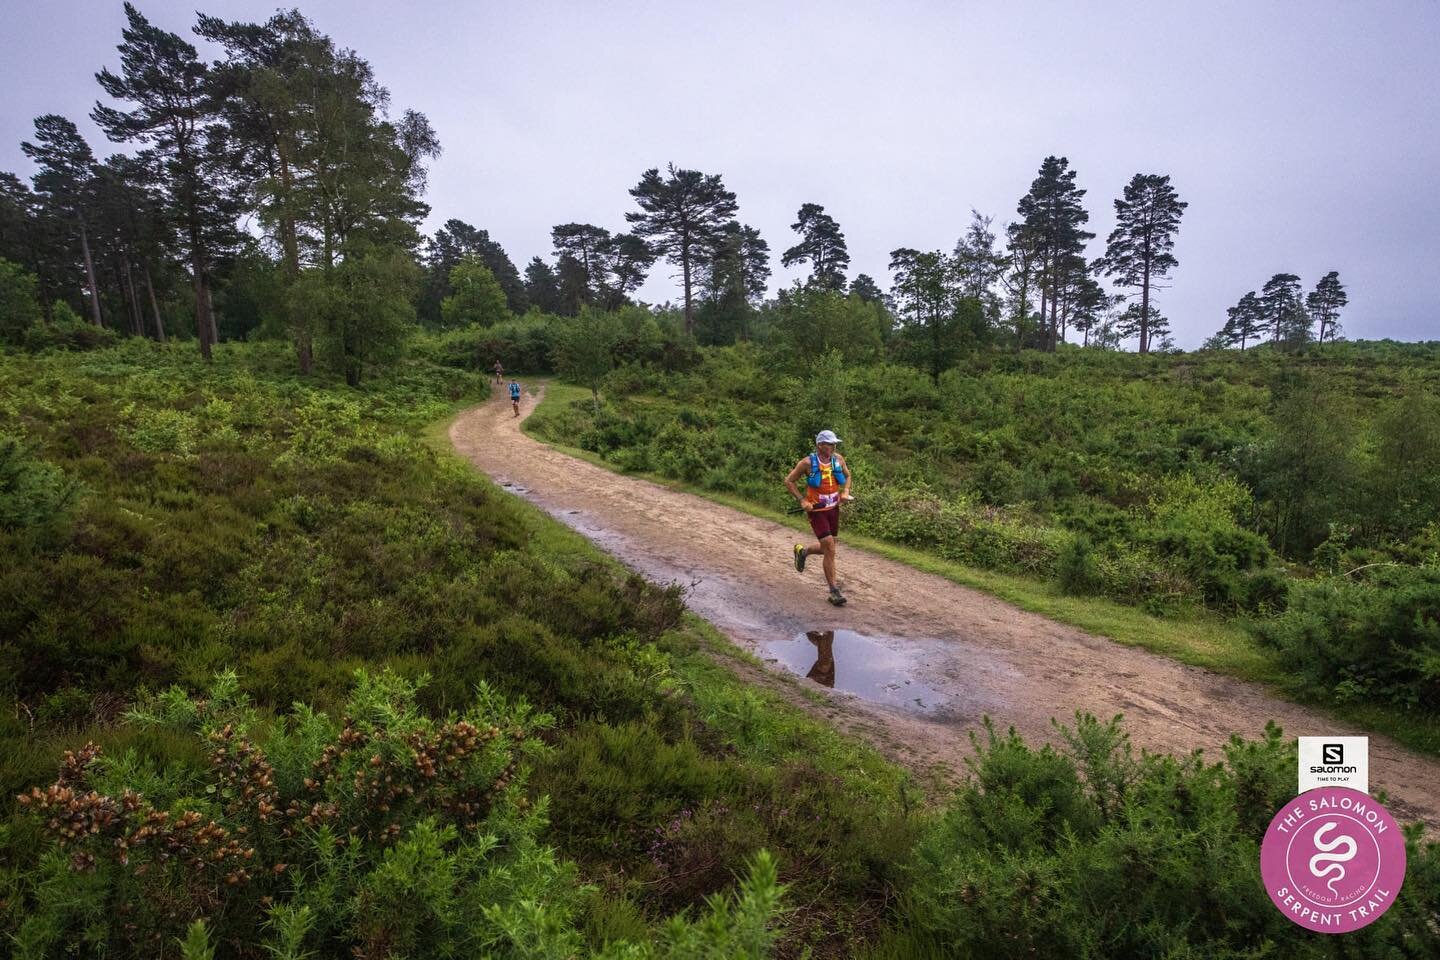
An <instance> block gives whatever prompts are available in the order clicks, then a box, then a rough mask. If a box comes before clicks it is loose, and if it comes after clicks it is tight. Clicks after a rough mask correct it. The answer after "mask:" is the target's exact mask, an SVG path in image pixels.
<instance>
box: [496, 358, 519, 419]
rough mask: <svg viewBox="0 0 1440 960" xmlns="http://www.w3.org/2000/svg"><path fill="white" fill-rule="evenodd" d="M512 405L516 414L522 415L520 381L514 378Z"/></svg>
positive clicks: (511, 386)
mask: <svg viewBox="0 0 1440 960" xmlns="http://www.w3.org/2000/svg"><path fill="white" fill-rule="evenodd" d="M497 366H498V364H497ZM510 406H511V407H513V408H514V410H515V416H517V417H518V416H520V383H519V381H517V380H515V379H513V378H512V379H511V381H510Z"/></svg>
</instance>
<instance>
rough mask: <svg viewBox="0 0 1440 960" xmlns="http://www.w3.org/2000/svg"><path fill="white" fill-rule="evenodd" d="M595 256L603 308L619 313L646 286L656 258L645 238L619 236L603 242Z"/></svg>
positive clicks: (609, 237)
mask: <svg viewBox="0 0 1440 960" xmlns="http://www.w3.org/2000/svg"><path fill="white" fill-rule="evenodd" d="M595 252H596V262H595V268H596V274H595V281H596V293H597V295H598V298H599V302H600V306H601V307H603V308H604V309H606V310H616V309H618V308H620V307H621V306H624V305H625V304H626V303H628V302H629V296H630V294H631V293H634V292H635V291H636V290H637V289H639V287H640V285H641V284H642V283H644V282H645V275H646V274H647V273H649V272H650V268H651V266H653V265H654V263H655V260H656V259H657V254H656V253H655V251H654V250H652V249H651V248H650V245H649V244H648V243H646V242H645V240H644V238H643V237H639V236H637V235H635V234H633V233H617V234H615V235H613V236H607V237H606V238H605V239H604V240H603V241H601V242H600V244H599V247H598V248H597V250H596V251H595Z"/></svg>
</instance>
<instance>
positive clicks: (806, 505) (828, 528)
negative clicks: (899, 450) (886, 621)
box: [785, 430, 855, 607]
mask: <svg viewBox="0 0 1440 960" xmlns="http://www.w3.org/2000/svg"><path fill="white" fill-rule="evenodd" d="M839 442H840V438H839V437H837V436H835V433H834V431H832V430H821V431H820V433H819V434H818V435H817V436H816V437H815V452H814V453H812V454H810V455H809V456H807V457H802V458H800V462H799V463H797V464H795V469H794V470H791V471H790V473H789V475H788V476H786V477H785V487H786V489H788V490H789V491H790V495H791V496H792V497H794V498H795V499H796V500H798V501H800V508H801V509H802V510H804V511H805V513H806V515H807V516H808V517H809V518H810V529H811V530H813V531H815V539H816V540H818V541H819V543H816V544H814V545H813V546H809V547H807V546H804V545H803V544H799V543H797V544H795V569H796V570H799V571H800V572H802V573H803V572H804V571H805V558H806V557H809V556H811V555H812V554H816V553H820V554H824V555H825V560H824V568H825V582H826V583H828V584H829V585H830V602H831V603H833V604H834V605H835V606H837V607H839V606H843V605H844V603H845V595H844V594H843V593H841V592H840V585H839V584H838V583H836V582H835V538H836V537H838V536H839V535H840V504H842V503H848V502H850V501H851V500H853V499H855V498H854V497H852V496H850V470H849V469H848V468H847V467H846V466H845V458H844V457H842V456H840V454H838V453H836V452H835V445H836V444H837V443H839ZM801 477H805V493H804V494H803V495H802V494H801V493H800V490H799V488H798V487H796V485H795V483H796V481H798V480H799V479H800V478H801Z"/></svg>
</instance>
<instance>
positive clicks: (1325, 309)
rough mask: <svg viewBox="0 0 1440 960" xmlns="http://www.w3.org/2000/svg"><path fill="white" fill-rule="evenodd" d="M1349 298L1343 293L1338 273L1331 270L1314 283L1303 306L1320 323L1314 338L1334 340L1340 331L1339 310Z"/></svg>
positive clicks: (1321, 340)
mask: <svg viewBox="0 0 1440 960" xmlns="http://www.w3.org/2000/svg"><path fill="white" fill-rule="evenodd" d="M1349 302H1350V298H1349V297H1348V296H1347V295H1346V293H1345V288H1344V287H1343V286H1341V284H1340V274H1339V273H1338V272H1337V271H1335V270H1331V271H1330V272H1329V273H1327V274H1325V276H1323V277H1321V278H1320V282H1318V283H1316V284H1315V289H1314V290H1312V291H1311V292H1310V293H1309V294H1308V295H1307V296H1306V297H1305V306H1306V307H1308V308H1309V310H1310V316H1312V317H1314V318H1315V322H1316V323H1318V324H1319V325H1320V331H1319V334H1318V336H1317V337H1316V339H1317V340H1318V341H1319V342H1320V343H1324V342H1325V338H1326V337H1327V336H1328V337H1329V338H1330V339H1331V340H1334V339H1335V337H1336V336H1338V335H1339V333H1340V310H1341V308H1342V307H1344V306H1345V305H1346V304H1347V303H1349Z"/></svg>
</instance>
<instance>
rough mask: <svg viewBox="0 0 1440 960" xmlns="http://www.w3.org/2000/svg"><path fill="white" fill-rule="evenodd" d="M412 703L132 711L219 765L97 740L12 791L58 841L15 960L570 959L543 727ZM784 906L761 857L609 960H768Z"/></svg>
mask: <svg viewBox="0 0 1440 960" xmlns="http://www.w3.org/2000/svg"><path fill="white" fill-rule="evenodd" d="M416 689H417V684H412V683H409V682H406V681H404V680H402V679H400V678H398V677H396V676H394V675H391V674H382V675H379V676H371V675H369V674H366V673H364V672H363V671H362V672H361V673H360V674H359V675H358V678H357V684H356V688H355V692H354V694H353V696H352V697H351V699H350V701H349V703H348V704H347V706H346V708H345V712H344V715H343V717H342V718H341V720H340V722H339V723H338V724H337V723H334V722H332V721H330V720H329V719H328V718H327V717H325V716H324V715H323V714H319V713H316V712H314V711H311V710H308V709H305V708H303V707H302V708H300V709H298V710H297V711H296V712H295V713H294V714H293V715H292V716H290V717H288V718H284V719H282V720H278V721H276V722H274V723H271V724H268V725H265V729H264V730H263V732H262V730H261V725H260V724H258V723H257V720H258V717H257V715H256V713H255V711H254V710H253V709H252V707H251V705H250V703H249V701H248V700H247V698H246V697H245V696H244V695H243V694H242V693H241V692H240V689H239V684H238V682H237V680H236V678H235V676H234V675H233V674H226V675H222V676H221V677H219V678H218V679H217V681H216V684H215V685H214V686H213V687H212V688H211V689H210V691H209V692H208V694H207V695H206V696H205V697H204V698H203V699H199V700H195V699H191V698H190V697H188V696H187V695H186V694H185V693H184V692H183V691H180V690H179V689H177V688H172V689H171V690H170V691H169V692H167V693H165V694H162V695H160V696H158V697H155V698H152V699H151V700H149V701H146V702H143V703H141V704H138V705H137V706H136V707H135V708H133V709H132V710H131V711H130V714H129V717H130V720H131V722H132V723H137V724H140V725H143V726H160V727H166V728H169V729H172V730H174V731H176V732H178V733H180V734H182V735H188V736H192V737H194V738H196V739H197V740H198V741H199V742H200V743H203V744H204V745H205V747H206V749H207V750H208V751H209V756H208V769H206V770H204V771H198V770H196V771H191V770H186V771H176V770H173V769H169V770H165V771H154V770H147V769H145V768H144V767H143V766H142V765H141V764H140V762H139V760H138V758H137V757H136V756H134V755H133V754H132V755H127V756H124V757H121V758H118V759H117V760H114V761H111V760H108V759H107V758H105V757H104V756H103V755H102V754H101V752H100V750H99V748H98V747H96V746H95V745H93V744H87V745H86V746H85V747H84V748H83V749H81V750H80V751H77V752H73V753H71V752H67V753H66V755H65V760H64V763H63V765H62V768H61V772H60V776H59V778H58V779H57V780H56V781H55V783H54V784H52V785H51V786H49V787H47V788H44V789H41V788H38V787H37V788H34V789H32V790H31V791H30V792H29V793H27V794H24V795H22V796H21V798H20V802H21V804H22V805H23V806H24V807H26V808H27V809H29V810H30V811H32V812H33V813H34V815H35V816H36V817H37V818H38V819H39V820H40V822H41V823H42V828H43V830H44V833H45V834H46V836H47V838H48V839H49V840H50V842H51V843H52V845H53V846H52V849H51V850H50V851H49V852H47V853H46V854H45V855H44V856H43V857H42V858H41V860H40V862H39V863H38V864H37V865H36V869H35V875H34V877H33V878H31V879H32V882H33V887H32V888H31V889H32V891H33V902H32V903H31V904H30V908H29V910H28V911H27V916H26V919H25V920H24V922H22V923H21V924H20V926H19V929H18V931H17V932H16V935H15V945H16V948H17V951H16V952H17V956H22V957H47V956H58V955H64V954H67V953H69V951H70V949H71V948H73V947H74V946H77V945H81V944H83V945H84V946H85V948H86V949H87V950H89V951H91V952H94V953H96V954H112V953H119V954H122V955H124V954H137V955H138V954H142V953H143V954H144V955H147V956H167V955H178V954H179V953H180V952H181V951H179V950H177V949H176V946H177V945H179V944H181V943H182V942H185V943H189V942H190V941H203V942H205V943H211V944H216V945H224V948H223V955H225V956H236V957H248V956H255V957H260V956H266V955H271V956H273V955H280V954H282V953H283V952H285V951H288V952H289V955H292V956H293V955H321V956H340V955H345V956H354V957H388V956H463V955H467V954H476V953H483V954H484V955H486V956H492V957H557V958H558V957H569V956H574V955H576V952H577V951H578V950H579V948H580V946H581V938H580V935H579V933H578V931H577V930H576V927H575V917H576V914H577V912H578V910H579V908H580V905H581V903H582V898H583V896H584V895H585V893H586V889H585V888H583V887H582V886H580V885H579V884H578V883H577V882H576V872H575V868H574V867H573V866H571V865H566V864H563V863H561V862H560V861H558V860H557V859H556V856H555V854H554V851H553V850H552V849H550V848H548V847H546V846H544V845H542V844H541V843H540V842H539V841H538V839H537V837H538V835H539V834H540V833H541V831H542V829H543V826H544V822H545V803H544V801H543V800H542V801H541V802H539V803H536V804H531V803H530V802H529V800H528V799H527V797H526V795H525V792H524V783H525V778H526V776H527V773H528V763H529V761H530V760H531V759H532V758H534V757H535V756H537V755H538V753H539V752H543V750H544V749H545V748H544V747H543V745H542V744H540V742H539V741H538V740H537V739H536V736H535V734H537V733H538V732H540V731H543V730H545V729H547V728H549V727H550V726H551V724H552V721H551V719H550V718H549V717H548V716H546V715H544V714H537V713H534V712H533V711H531V710H530V709H529V707H528V706H527V705H526V704H525V703H524V702H523V701H514V702H510V701H507V700H506V699H505V698H503V697H499V696H497V695H496V694H495V693H494V692H493V691H491V690H489V689H488V688H486V687H483V686H482V687H481V688H480V689H479V691H478V696H477V698H476V701H475V703H474V704H473V705H472V706H471V707H470V709H468V710H467V711H465V712H464V713H463V714H458V715H452V716H451V717H450V718H448V719H447V720H445V721H443V722H437V721H434V720H431V719H429V718H428V717H426V716H425V715H424V714H422V713H421V712H420V711H419V710H418V709H417V706H416V700H415V692H416ZM138 785H143V786H144V788H145V789H143V790H142V789H137V786H138ZM779 893H780V887H779V886H778V885H777V883H776V878H775V869H774V865H773V862H772V861H770V860H769V859H768V858H767V857H766V856H765V855H764V854H763V853H761V854H760V855H759V859H758V860H757V862H756V865H755V871H754V872H753V873H752V875H751V878H750V880H749V882H748V884H747V887H746V888H745V889H744V890H743V891H742V893H741V895H740V897H739V899H738V902H737V903H736V904H735V905H733V906H732V904H731V903H730V901H729V900H728V899H726V898H716V899H715V900H714V901H713V902H712V904H711V908H710V911H709V915H708V916H707V917H706V918H705V920H704V922H703V923H701V924H700V925H698V926H696V925H692V924H690V923H687V922H686V921H685V920H684V919H683V918H681V919H678V920H677V921H675V922H674V923H672V924H670V925H669V926H668V927H667V928H666V934H665V937H663V938H661V940H660V943H659V945H658V948H657V947H652V946H650V945H640V946H636V945H629V944H617V945H615V946H614V947H613V948H612V950H611V951H610V952H609V953H608V954H607V955H610V956H640V957H646V956H667V955H669V952H668V950H667V949H666V945H667V942H671V943H673V944H676V945H679V944H694V945H697V946H698V945H701V944H704V945H707V946H708V947H709V948H710V949H712V950H714V951H716V952H717V955H725V956H756V957H759V956H763V955H767V954H766V952H765V949H764V948H766V947H767V946H768V945H769V944H770V943H771V942H772V940H773V937H774V934H773V933H772V932H771V931H770V930H769V927H770V925H771V923H772V921H773V920H774V917H775V915H776V912H777V910H778V908H779V899H778V898H779ZM197 925H198V926H197ZM193 949H194V946H193V945H191V946H187V947H186V948H185V950H186V951H190V950H193ZM721 951H725V952H723V953H721Z"/></svg>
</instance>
